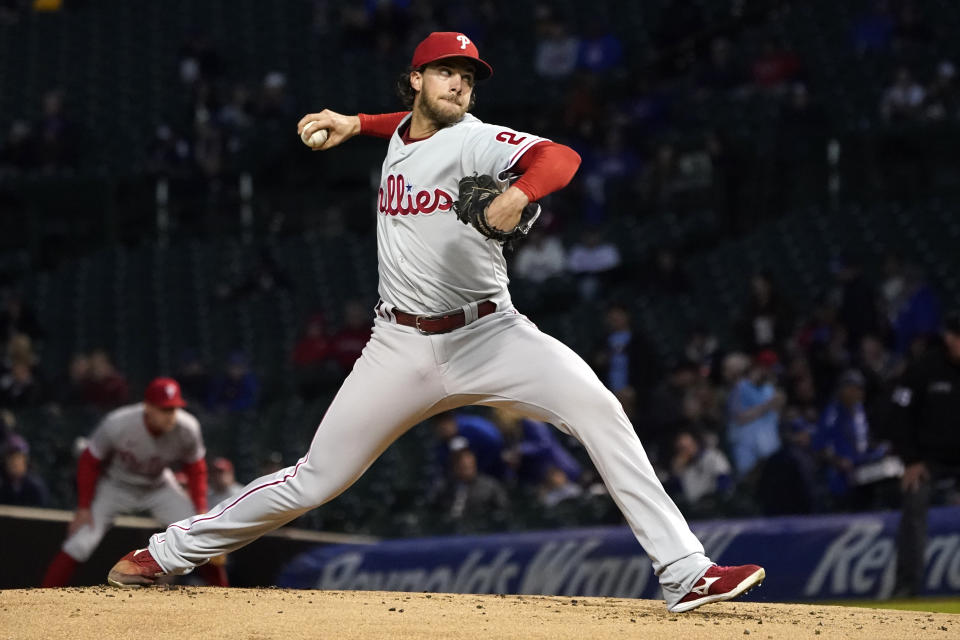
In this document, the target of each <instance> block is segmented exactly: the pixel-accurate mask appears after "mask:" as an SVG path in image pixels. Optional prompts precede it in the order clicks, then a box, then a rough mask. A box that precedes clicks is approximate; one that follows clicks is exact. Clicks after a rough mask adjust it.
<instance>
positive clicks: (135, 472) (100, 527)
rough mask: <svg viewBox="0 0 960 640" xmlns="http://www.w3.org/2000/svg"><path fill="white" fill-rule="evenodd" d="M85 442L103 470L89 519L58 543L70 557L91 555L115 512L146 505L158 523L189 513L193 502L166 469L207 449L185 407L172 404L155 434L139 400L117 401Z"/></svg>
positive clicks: (144, 508) (80, 558) (143, 508)
mask: <svg viewBox="0 0 960 640" xmlns="http://www.w3.org/2000/svg"><path fill="white" fill-rule="evenodd" d="M88 446H89V449H90V453H91V454H93V456H94V457H96V458H97V459H99V460H102V461H103V470H102V473H101V476H100V478H99V479H98V481H97V488H96V493H95V494H94V497H93V502H92V503H91V505H90V512H91V515H92V517H93V524H92V525H91V526H86V527H81V528H80V529H78V530H77V531H76V532H75V533H74V534H73V535H71V536H69V537H68V538H67V539H66V541H65V542H64V543H63V551H64V552H66V553H67V554H68V555H70V556H71V557H73V558H74V559H75V560H77V561H79V562H85V561H86V560H88V559H89V558H90V555H91V554H92V553H93V552H94V550H95V549H96V548H97V545H99V544H100V541H101V540H102V539H103V536H104V535H105V534H106V532H107V530H108V529H109V528H110V527H111V526H112V525H113V519H114V517H116V516H117V515H118V514H121V513H133V512H139V511H147V512H149V513H150V514H151V515H152V516H153V517H154V518H156V519H157V520H159V521H160V522H163V523H170V522H175V521H177V520H181V519H183V518H188V517H190V516H192V515H194V513H195V509H194V507H193V503H192V502H191V501H190V498H189V497H188V496H187V494H186V493H185V492H184V491H183V489H181V488H180V486H179V485H178V484H177V482H176V479H175V478H174V475H173V472H172V471H171V470H170V467H171V466H179V465H180V464H184V463H187V464H189V463H193V462H196V461H198V460H200V459H201V458H203V457H204V456H205V455H206V449H205V448H204V445H203V437H202V436H201V433H200V423H199V422H198V421H197V419H196V418H195V417H193V416H192V415H191V414H190V413H187V412H186V411H184V410H183V409H177V410H176V425H175V426H174V428H173V429H172V430H171V431H170V432H168V433H165V434H163V435H162V436H159V437H157V436H154V435H151V434H150V432H148V431H147V428H146V425H145V423H144V418H143V403H137V404H133V405H128V406H125V407H121V408H119V409H117V410H115V411H113V412H111V413H109V414H107V416H106V417H105V418H104V419H103V420H102V421H101V422H100V424H99V425H98V426H97V428H96V430H95V431H94V432H93V435H92V436H91V437H90V442H89V445H88Z"/></svg>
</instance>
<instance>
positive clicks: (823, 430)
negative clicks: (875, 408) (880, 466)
mask: <svg viewBox="0 0 960 640" xmlns="http://www.w3.org/2000/svg"><path fill="white" fill-rule="evenodd" d="M865 386H866V379H865V378H864V377H863V374H862V373H860V372H859V371H857V370H856V369H850V370H849V371H847V372H845V373H844V374H843V375H842V376H841V377H840V382H839V384H838V387H837V394H836V397H835V398H834V399H833V401H831V402H830V403H829V404H828V405H827V406H826V407H825V408H824V410H823V413H822V414H821V415H820V421H819V423H818V425H817V431H816V433H815V434H814V437H813V449H814V450H815V451H817V452H818V453H819V454H820V456H821V457H822V459H823V460H824V461H825V462H826V464H827V470H826V471H827V483H828V485H829V487H830V492H831V493H832V494H833V495H834V496H837V497H843V496H846V495H847V494H848V492H849V491H850V490H851V489H852V488H853V486H854V485H855V484H856V482H855V480H854V471H855V469H856V468H857V467H858V466H860V465H864V464H867V463H870V462H875V461H877V460H879V459H880V458H882V457H883V456H884V455H885V454H886V447H883V446H874V444H873V442H872V441H871V437H870V424H869V422H868V421H867V413H866V411H865V410H864V408H863V398H864V387H865Z"/></svg>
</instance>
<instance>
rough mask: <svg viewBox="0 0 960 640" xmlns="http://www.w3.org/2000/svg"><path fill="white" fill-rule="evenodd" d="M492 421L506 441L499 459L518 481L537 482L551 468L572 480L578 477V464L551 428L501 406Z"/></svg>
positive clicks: (580, 469) (535, 483)
mask: <svg viewBox="0 0 960 640" xmlns="http://www.w3.org/2000/svg"><path fill="white" fill-rule="evenodd" d="M494 420H495V422H496V424H497V426H498V427H499V429H500V431H501V432H502V433H503V435H504V440H505V442H506V448H505V450H504V452H503V458H504V460H505V461H506V464H507V466H508V467H509V469H510V474H511V475H513V476H514V477H515V478H516V480H517V481H518V482H520V483H522V484H528V485H537V484H540V483H541V482H543V481H544V480H545V479H546V477H547V475H548V473H549V472H550V470H551V469H552V468H556V469H559V470H560V471H562V472H563V473H564V475H565V476H566V477H567V478H568V479H569V480H572V481H574V482H576V481H577V480H578V479H579V478H580V475H581V473H582V472H583V469H582V468H581V466H580V463H579V462H577V459H576V458H574V457H573V455H572V454H571V453H570V452H569V451H567V449H566V448H565V447H564V446H563V444H561V442H560V440H559V439H558V438H557V433H558V432H557V431H556V430H554V429H553V427H551V426H550V425H548V424H547V423H545V422H540V421H538V420H530V419H528V418H524V417H523V416H521V415H520V414H518V413H515V412H513V411H511V410H509V409H502V408H501V409H496V410H495V412H494Z"/></svg>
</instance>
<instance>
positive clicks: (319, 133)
mask: <svg viewBox="0 0 960 640" xmlns="http://www.w3.org/2000/svg"><path fill="white" fill-rule="evenodd" d="M328 135H330V132H329V131H328V130H327V129H317V130H316V131H312V130H311V128H310V126H309V125H307V126H306V127H304V128H303V132H302V133H301V134H300V139H301V140H302V141H303V144H305V145H307V146H308V147H310V148H311V149H316V148H318V147H321V146H323V143H324V142H326V141H327V136H328Z"/></svg>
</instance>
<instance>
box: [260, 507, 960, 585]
mask: <svg viewBox="0 0 960 640" xmlns="http://www.w3.org/2000/svg"><path fill="white" fill-rule="evenodd" d="M899 520H900V515H899V513H867V514H857V515H831V516H819V517H809V516H806V517H786V518H765V519H755V520H722V521H720V520H718V521H710V522H701V523H694V524H692V525H691V526H692V528H693V531H694V532H695V533H696V534H697V536H698V537H699V538H700V540H701V541H702V542H703V546H704V548H705V549H706V552H707V555H709V556H710V557H711V558H712V559H713V560H714V561H715V562H718V563H720V564H745V563H755V564H760V565H763V566H764V567H765V568H766V570H767V580H766V582H764V584H763V586H762V587H761V588H760V589H756V590H754V591H753V592H751V593H750V594H749V595H748V596H747V597H746V599H748V600H758V601H759V600H793V601H796V600H823V599H841V598H873V597H878V598H883V597H887V596H889V595H890V594H891V592H892V591H893V587H894V577H895V567H896V531H897V523H898V522H899ZM929 523H930V528H929V534H928V543H927V556H926V557H927V561H926V567H925V581H924V587H925V590H924V593H925V594H928V595H934V594H955V593H958V592H960V507H942V508H937V509H931V510H930V518H929ZM277 584H278V586H281V587H291V588H301V589H337V590H339V589H365V590H385V591H431V592H449V593H511V594H540V595H565V596H610V597H623V598H659V597H660V589H659V585H658V583H657V578H656V576H654V575H653V571H652V569H651V566H650V560H649V558H647V556H646V554H644V553H643V549H642V548H641V547H640V545H639V543H637V541H636V539H635V538H634V537H633V534H632V533H631V532H630V530H629V529H628V528H626V527H603V528H593V529H568V530H563V531H556V532H550V531H541V532H530V533H519V534H502V535H486V536H463V537H448V538H419V539H409V540H395V541H387V542H381V543H377V544H374V545H369V546H353V545H341V546H334V547H323V548H318V549H316V550H314V551H310V552H307V553H305V554H303V555H301V556H298V557H297V558H295V559H294V560H293V561H292V562H291V563H290V564H289V565H287V566H286V567H285V568H284V570H283V571H282V572H281V575H280V576H279V578H278V581H277Z"/></svg>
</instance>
